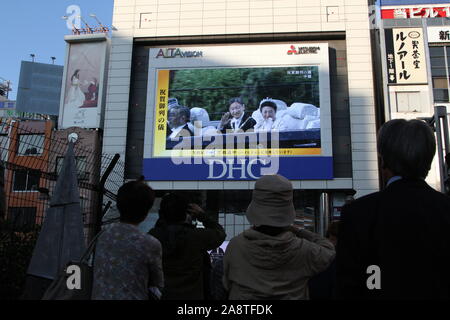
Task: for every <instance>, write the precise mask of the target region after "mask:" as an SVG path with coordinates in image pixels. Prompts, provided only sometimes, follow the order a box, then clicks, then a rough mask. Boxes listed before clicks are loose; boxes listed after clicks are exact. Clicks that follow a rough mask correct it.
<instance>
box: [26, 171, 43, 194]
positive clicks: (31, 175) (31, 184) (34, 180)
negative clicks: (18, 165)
mask: <svg viewBox="0 0 450 320" xmlns="http://www.w3.org/2000/svg"><path fill="white" fill-rule="evenodd" d="M40 179H41V173H40V172H39V171H34V170H33V171H31V170H30V171H29V172H28V181H27V190H28V191H34V190H37V189H38V188H39V180H40Z"/></svg>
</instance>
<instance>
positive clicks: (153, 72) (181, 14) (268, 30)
mask: <svg viewBox="0 0 450 320" xmlns="http://www.w3.org/2000/svg"><path fill="white" fill-rule="evenodd" d="M369 14H370V12H369V4H368V2H367V1H364V0H321V1H316V2H311V1H306V0H280V1H273V0H257V1H256V0H240V1H233V0H217V1H216V0H166V1H156V2H149V1H141V0H116V1H115V2H114V16H113V25H114V31H113V32H112V39H111V54H110V60H109V69H108V71H109V72H108V81H107V92H106V105H105V117H104V127H103V134H104V135H103V152H104V153H107V154H116V153H118V154H120V155H121V156H122V159H125V161H126V170H125V179H135V178H138V177H139V176H141V175H144V176H145V177H146V181H148V183H149V184H150V185H151V186H152V187H153V188H154V189H156V190H161V191H169V190H185V191H189V192H192V193H193V194H195V193H196V194H200V196H199V198H200V200H199V201H202V202H203V204H205V205H207V207H208V208H209V209H210V211H211V212H216V213H217V214H219V220H220V219H222V220H221V221H222V222H224V223H229V224H233V225H234V226H235V227H236V225H239V226H238V227H236V228H235V229H236V230H235V231H234V233H238V232H239V231H240V229H242V228H243V227H244V226H245V224H246V222H245V221H240V220H245V219H243V217H241V216H242V212H244V211H245V207H246V205H248V201H249V200H250V198H251V190H252V189H253V187H254V181H255V180H256V179H255V178H257V177H258V176H260V175H261V172H260V168H257V169H256V171H255V170H253V169H252V167H251V166H247V172H244V171H245V169H243V167H242V165H241V166H240V167H239V166H236V162H234V164H232V165H230V166H229V167H227V164H228V162H227V158H224V162H223V163H222V164H223V166H222V167H223V168H224V169H223V170H224V171H222V172H220V168H219V169H217V168H216V167H212V166H211V165H210V167H209V168H208V166H207V165H205V164H204V163H203V167H202V165H196V164H191V165H190V166H187V165H186V164H181V165H179V166H177V165H176V164H172V163H170V162H168V160H169V156H168V154H169V153H167V152H166V151H167V149H166V150H162V151H161V154H158V153H157V152H156V150H157V149H158V148H159V147H158V146H159V143H160V142H161V141H163V140H164V139H165V135H164V138H161V137H162V136H163V134H164V133H163V132H160V131H163V128H164V129H166V126H167V123H166V122H167V118H165V117H166V116H167V110H168V101H167V100H168V99H173V98H175V99H178V100H180V101H179V102H180V104H185V105H188V107H189V108H193V107H202V108H205V109H208V108H209V109H208V111H210V114H209V116H210V120H215V121H216V124H217V122H219V121H218V120H220V115H221V114H222V113H224V112H226V111H228V110H227V109H228V108H227V106H226V103H225V102H224V101H225V98H224V97H223V96H226V97H227V98H231V97H232V96H233V95H244V96H245V97H247V100H248V101H249V102H248V105H247V110H246V111H249V113H251V112H252V111H253V112H255V111H257V110H258V104H259V103H260V100H261V97H264V93H265V92H264V90H263V92H262V93H261V92H260V91H258V90H260V89H261V87H263V88H265V90H267V92H269V93H270V94H271V98H274V99H277V98H279V97H280V96H276V93H277V94H279V95H282V94H281V93H279V92H280V91H276V90H275V89H273V88H272V87H270V82H271V81H272V84H273V83H276V84H277V85H278V84H279V85H280V86H283V85H286V83H287V82H280V81H281V80H276V81H279V82H276V81H275V80H273V79H272V80H267V79H264V81H265V82H264V81H261V83H263V85H259V87H257V88H256V87H254V88H253V89H254V91H252V92H257V94H256V93H255V98H253V96H251V94H249V93H248V91H245V90H247V89H248V88H247V87H246V85H245V84H236V87H239V88H238V89H239V90H241V91H239V90H238V89H236V88H232V86H231V85H230V84H229V83H227V84H226V85H223V86H221V87H220V86H219V85H217V83H216V82H214V81H215V80H214V79H213V80H212V82H211V85H210V86H208V85H203V87H198V88H197V87H196V88H197V89H196V90H197V91H198V92H200V94H198V95H197V96H196V97H193V96H192V95H190V96H185V95H184V93H185V92H188V91H189V90H188V89H189V88H192V87H189V85H187V84H186V83H189V82H188V81H187V80H186V81H185V82H183V81H184V80H185V79H187V78H188V76H187V75H186V74H187V73H188V71H183V70H190V71H191V72H192V74H193V76H194V77H196V79H198V80H199V81H198V82H200V79H203V77H207V76H209V75H211V74H213V73H214V72H216V73H219V72H220V70H222V69H239V70H240V72H241V73H243V72H248V73H252V72H253V74H256V73H258V72H260V73H264V72H265V71H264V70H262V69H264V68H266V69H267V68H269V67H270V68H272V69H273V70H271V71H267V72H269V73H270V72H275V71H279V70H281V71H282V72H285V74H287V75H293V74H295V75H297V76H300V77H303V78H302V79H301V80H298V87H299V88H303V89H302V90H301V91H302V92H303V91H304V92H305V94H302V93H297V94H299V95H300V96H301V97H302V99H303V100H301V99H297V100H296V99H295V97H294V98H292V95H293V93H292V92H294V93H295V92H296V91H295V90H296V88H290V89H289V90H291V91H289V92H288V93H286V94H284V95H282V96H283V99H280V100H283V101H285V102H286V103H285V105H287V106H288V109H287V110H290V111H292V110H293V109H294V108H292V107H293V106H294V107H295V106H296V105H294V104H295V103H296V102H300V104H301V103H303V102H307V103H309V104H314V103H313V102H311V101H313V99H314V97H316V98H317V99H316V104H315V105H316V106H319V105H320V138H319V139H320V141H319V148H316V149H315V151H312V149H305V150H308V151H305V152H306V153H302V152H303V151H302V152H300V151H298V150H297V151H298V152H299V154H300V156H297V157H291V158H289V156H286V157H284V154H283V156H282V155H281V154H280V158H281V160H280V167H279V170H278V172H279V173H282V174H284V175H286V176H288V177H289V178H290V179H291V181H292V183H293V185H294V188H295V189H296V191H295V195H296V208H297V210H298V213H299V220H302V219H303V223H306V224H308V223H309V222H310V221H315V220H316V221H317V217H318V216H320V217H322V218H323V214H324V210H323V208H322V210H321V209H320V208H321V207H328V206H329V207H330V208H331V209H330V210H331V214H332V213H333V212H334V213H335V214H336V215H338V212H339V207H341V206H342V205H343V203H344V200H345V198H346V196H348V195H349V194H353V193H354V192H356V195H355V197H360V196H363V195H366V194H369V193H371V192H374V191H377V190H378V189H379V185H380V181H379V174H378V161H377V153H376V130H377V125H376V122H377V119H376V111H375V110H376V108H375V93H374V92H375V86H374V76H373V69H372V68H373V61H372V48H371V38H370V37H371V35H370V28H371V21H370V19H369ZM276 68H278V69H276ZM283 68H284V69H283ZM308 68H309V69H308ZM219 69H220V70H219ZM244 69H246V70H244ZM254 69H258V70H259V71H258V70H256V71H255V70H254ZM275 69H276V70H275ZM180 70H181V71H180ZM202 70H207V71H204V72H205V73H201V71H202ZM208 70H209V71H208ZM212 70H214V71H212ZM217 70H219V71H217ZM183 72H185V73H183ZM308 72H309V74H308ZM230 73H232V72H231V71H230ZM304 73H306V76H305V75H304ZM164 75H166V76H167V77H168V78H169V79H168V80H162V79H164ZM311 75H312V76H311ZM316 75H317V76H316ZM183 77H184V78H183ZM308 77H309V78H308ZM176 78H178V79H181V80H180V81H179V82H177V81H176ZM288 79H289V78H288ZM296 79H299V78H296ZM305 79H306V80H305ZM317 79H318V80H317ZM164 81H166V82H164ZM314 81H316V82H314ZM288 82H289V81H288ZM177 83H182V84H177ZM268 83H269V84H268ZM176 85H178V87H176ZM252 85H253V86H255V85H254V83H252ZM165 86H166V87H165ZM167 86H169V87H170V88H169V87H167ZM183 86H184V87H183ZM264 86H265V87H264ZM219 87H220V88H219ZM255 88H256V89H255ZM165 89H169V90H168V94H167V95H166V96H165V95H164V94H166V91H164V90H165ZM219 89H220V90H222V91H220V94H219V96H220V99H222V98H223V99H222V100H219V101H220V102H221V107H220V108H216V109H214V110H213V109H212V107H210V105H208V107H205V105H202V102H203V101H205V99H206V98H205V97H206V96H213V94H212V93H211V92H212V91H213V90H219ZM234 89H236V90H238V91H237V92H238V93H241V94H236V91H233V90H234ZM183 90H184V91H183ZM208 90H209V91H208ZM226 90H229V91H226ZM248 90H250V89H248ZM314 90H316V91H314ZM191 91H192V90H191ZM227 92H228V93H227ZM309 92H312V94H310V95H308V94H309ZM314 92H316V94H314ZM252 94H254V93H252ZM264 98H265V97H264ZM196 99H197V100H196ZM202 99H203V100H202ZM252 99H253V100H252ZM305 99H306V100H307V101H306V100H305ZM308 99H310V100H308ZM155 101H156V102H155ZM158 101H159V102H161V101H162V103H165V105H161V104H158ZM208 101H210V100H208ZM314 101H315V100H314ZM158 107H161V109H158ZM290 108H292V109H290ZM158 110H159V111H158ZM213 111H214V112H213ZM219 111H221V112H219ZM159 112H161V113H159ZM191 112H192V111H191ZM318 113H319V112H318ZM253 115H255V113H253ZM256 115H257V114H256ZM158 117H160V118H158ZM158 121H159V122H158ZM211 122H212V123H213V122H214V121H211ZM158 123H159V124H160V125H162V126H161V127H160V128H159V129H158ZM306 131H307V130H306ZM306 131H301V132H302V134H303V132H306ZM281 136H283V134H282V133H280V137H281ZM302 137H303V136H302ZM280 141H282V138H280ZM283 141H284V140H283ZM302 141H303V140H302ZM300 145H302V146H306V144H304V143H302V144H300ZM295 146H297V145H295ZM291 147H292V145H291ZM166 148H168V147H167V145H166ZM305 148H306V147H305ZM291 149H292V148H291ZM297 151H296V150H294V153H293V154H294V155H298V154H295V152H297ZM286 152H287V155H289V154H291V155H292V153H289V152H291V151H289V150H287V151H286ZM172 154H173V153H172ZM203 154H204V153H203ZM164 155H165V158H164ZM190 155H191V156H192V154H190ZM230 155H232V156H237V153H231V154H230ZM245 155H248V154H247V153H245ZM192 157H193V156H192ZM164 161H166V162H164ZM244 161H247V160H245V159H244ZM243 163H245V165H247V164H248V163H249V162H243ZM324 163H325V164H324ZM233 165H234V166H233ZM164 168H166V170H164ZM248 168H250V169H248ZM216 169H217V170H219V171H214V170H216ZM208 170H211V171H208ZM226 170H228V171H226ZM252 170H253V171H252ZM225 171H226V172H225ZM161 172H164V174H161ZM170 172H173V174H172V176H171V175H170ZM224 172H225V173H224ZM230 172H231V173H230ZM221 173H224V174H223V175H222V174H221ZM195 177H198V178H195ZM323 203H326V205H322V204H323ZM233 205H234V206H235V207H234V208H233ZM325 211H326V210H325ZM224 212H225V213H235V214H236V215H235V216H234V217H232V215H227V214H225V215H223V213H224ZM300 216H301V217H303V218H300ZM320 217H319V218H320ZM241 218H242V219H241ZM230 219H231V220H232V221H228V220H230ZM319 220H320V219H319ZM227 221H228V222H227ZM233 221H234V222H233ZM237 221H238V222H237ZM316 227H317V223H316ZM316 229H317V228H316Z"/></svg>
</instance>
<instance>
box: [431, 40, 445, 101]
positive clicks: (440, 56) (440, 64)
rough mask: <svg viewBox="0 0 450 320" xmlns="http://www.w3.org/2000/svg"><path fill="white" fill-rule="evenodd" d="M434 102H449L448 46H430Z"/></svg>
mask: <svg viewBox="0 0 450 320" xmlns="http://www.w3.org/2000/svg"><path fill="white" fill-rule="evenodd" d="M430 62H431V77H432V81H433V82H432V83H433V95H434V102H450V100H449V79H450V77H449V74H450V47H445V46H444V47H430Z"/></svg>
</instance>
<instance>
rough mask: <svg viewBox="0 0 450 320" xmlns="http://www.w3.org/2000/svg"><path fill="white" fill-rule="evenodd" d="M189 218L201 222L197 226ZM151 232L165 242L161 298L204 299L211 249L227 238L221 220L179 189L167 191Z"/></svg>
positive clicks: (207, 285)
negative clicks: (201, 225) (211, 216)
mask: <svg viewBox="0 0 450 320" xmlns="http://www.w3.org/2000/svg"><path fill="white" fill-rule="evenodd" d="M190 218H192V219H196V220H198V221H200V222H202V224H203V226H204V228H196V226H195V225H194V224H192V223H191V221H190ZM149 233H150V234H151V235H152V236H154V237H155V238H157V239H158V240H159V241H160V242H161V245H162V263H163V272H164V283H165V286H164V289H163V290H162V297H161V299H162V300H203V299H206V298H208V297H209V293H208V292H206V291H207V290H205V289H206V288H209V283H206V282H208V281H209V277H210V275H209V272H210V268H211V265H210V259H209V255H208V252H207V251H208V250H212V249H215V248H217V247H218V246H220V245H221V244H222V242H223V241H224V240H225V237H226V235H225V231H224V229H223V228H222V226H221V225H220V224H218V223H217V222H215V221H214V220H212V219H210V218H209V217H208V216H207V215H206V213H205V212H204V211H203V210H202V209H201V208H200V207H199V206H198V205H196V204H189V202H188V201H187V200H186V198H185V197H183V196H182V195H180V194H177V193H169V194H167V195H165V196H164V197H163V199H162V201H161V205H160V210H159V219H158V221H157V223H156V225H155V227H154V228H153V229H151V230H150V231H149Z"/></svg>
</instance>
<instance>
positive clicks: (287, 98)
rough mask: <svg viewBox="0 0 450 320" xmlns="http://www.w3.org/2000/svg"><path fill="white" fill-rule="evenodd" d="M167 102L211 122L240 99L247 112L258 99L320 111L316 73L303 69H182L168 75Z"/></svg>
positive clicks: (254, 108)
mask: <svg viewBox="0 0 450 320" xmlns="http://www.w3.org/2000/svg"><path fill="white" fill-rule="evenodd" d="M169 96H170V98H177V99H178V102H179V103H180V104H181V105H185V106H187V107H189V108H193V107H199V108H205V109H206V110H207V111H208V113H209V115H210V118H211V120H219V119H220V117H221V116H222V114H223V113H224V112H226V111H228V101H229V99H230V98H233V97H241V98H243V100H244V103H245V104H246V106H247V111H248V112H252V111H254V110H256V109H257V108H258V106H259V103H260V101H261V100H262V99H264V98H266V97H270V98H272V99H278V100H283V101H284V102H286V104H287V105H288V106H289V105H291V104H292V103H294V102H303V103H310V104H313V105H315V106H317V107H320V99H319V98H320V96H319V69H318V67H316V66H307V67H276V68H275V67H274V68H218V69H183V70H171V71H170V83H169Z"/></svg>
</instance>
